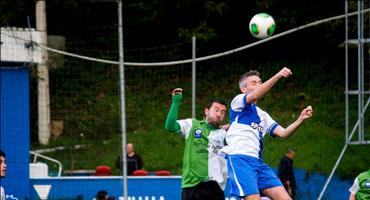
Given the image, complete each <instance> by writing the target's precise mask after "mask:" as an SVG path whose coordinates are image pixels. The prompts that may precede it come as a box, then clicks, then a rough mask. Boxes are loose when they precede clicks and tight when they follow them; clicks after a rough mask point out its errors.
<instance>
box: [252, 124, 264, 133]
mask: <svg viewBox="0 0 370 200" xmlns="http://www.w3.org/2000/svg"><path fill="white" fill-rule="evenodd" d="M251 127H252V128H253V129H256V130H258V131H259V132H262V130H263V128H262V126H260V125H259V124H257V123H255V122H252V123H251Z"/></svg>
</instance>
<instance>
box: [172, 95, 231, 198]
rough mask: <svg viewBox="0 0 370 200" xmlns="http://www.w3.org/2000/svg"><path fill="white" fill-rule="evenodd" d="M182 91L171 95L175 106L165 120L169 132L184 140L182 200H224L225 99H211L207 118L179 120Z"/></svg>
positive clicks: (206, 111)
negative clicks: (222, 124) (223, 122)
mask: <svg viewBox="0 0 370 200" xmlns="http://www.w3.org/2000/svg"><path fill="white" fill-rule="evenodd" d="M181 101H182V89H181V88H176V89H174V90H173V92H172V104H171V108H170V111H169V113H168V116H167V119H166V125H165V128H166V130H169V131H171V132H175V133H179V134H181V135H182V136H183V137H184V138H185V150H184V157H183V169H182V194H181V199H182V200H206V199H212V200H225V195H224V189H225V186H226V182H227V165H226V159H225V158H224V157H222V156H219V155H218V151H219V150H220V149H221V148H222V147H223V146H224V145H225V135H226V130H225V129H224V128H220V124H221V122H222V121H223V119H224V117H225V113H226V103H225V102H224V100H222V99H218V98H215V99H212V100H210V101H209V103H208V105H207V107H206V108H205V109H204V114H205V119H203V120H197V119H191V118H188V119H182V120H178V119H177V117H178V112H179V108H180V104H181Z"/></svg>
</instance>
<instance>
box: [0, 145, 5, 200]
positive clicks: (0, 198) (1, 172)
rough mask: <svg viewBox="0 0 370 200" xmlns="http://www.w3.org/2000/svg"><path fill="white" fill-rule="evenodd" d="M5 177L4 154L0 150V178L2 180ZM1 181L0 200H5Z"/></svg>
mask: <svg viewBox="0 0 370 200" xmlns="http://www.w3.org/2000/svg"><path fill="white" fill-rule="evenodd" d="M5 175H6V162H5V153H4V151H2V150H0V178H4V177H5ZM1 183H2V181H0V200H5V191H4V188H3V187H2V186H1Z"/></svg>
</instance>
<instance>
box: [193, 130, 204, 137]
mask: <svg viewBox="0 0 370 200" xmlns="http://www.w3.org/2000/svg"><path fill="white" fill-rule="evenodd" d="M202 134H203V133H202V130H201V129H195V130H194V138H202Z"/></svg>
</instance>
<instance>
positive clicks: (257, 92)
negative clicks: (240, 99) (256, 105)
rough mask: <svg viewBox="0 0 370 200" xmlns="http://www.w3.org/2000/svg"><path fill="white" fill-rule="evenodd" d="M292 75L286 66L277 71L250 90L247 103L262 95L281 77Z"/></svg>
mask: <svg viewBox="0 0 370 200" xmlns="http://www.w3.org/2000/svg"><path fill="white" fill-rule="evenodd" d="M290 75H292V71H291V70H290V69H288V68H286V67H284V68H283V69H281V70H280V71H279V72H278V73H276V74H275V75H274V76H272V77H271V78H270V79H269V80H267V81H266V82H264V83H262V84H260V85H259V86H257V87H256V88H255V89H254V90H253V91H252V92H250V93H249V94H248V95H247V97H246V100H247V103H253V102H256V101H258V100H259V99H261V98H262V97H264V96H265V95H266V94H267V92H269V91H270V90H271V88H272V86H274V85H275V83H276V82H277V81H278V80H279V79H280V78H282V77H285V78H287V77H289V76H290Z"/></svg>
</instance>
